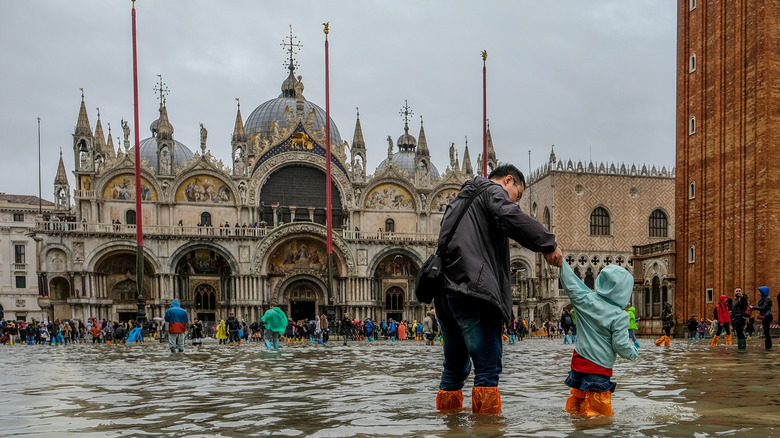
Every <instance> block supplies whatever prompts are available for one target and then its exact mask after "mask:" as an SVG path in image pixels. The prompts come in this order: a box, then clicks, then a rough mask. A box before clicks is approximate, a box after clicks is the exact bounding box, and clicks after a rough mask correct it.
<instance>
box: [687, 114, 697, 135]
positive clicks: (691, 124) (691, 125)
mask: <svg viewBox="0 0 780 438" xmlns="http://www.w3.org/2000/svg"><path fill="white" fill-rule="evenodd" d="M693 134H696V116H693V117H691V118H690V120H688V135H693Z"/></svg>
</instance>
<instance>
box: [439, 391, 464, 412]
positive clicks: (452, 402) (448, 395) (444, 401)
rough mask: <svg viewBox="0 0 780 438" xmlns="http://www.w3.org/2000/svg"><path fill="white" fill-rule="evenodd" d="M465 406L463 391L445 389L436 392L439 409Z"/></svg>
mask: <svg viewBox="0 0 780 438" xmlns="http://www.w3.org/2000/svg"><path fill="white" fill-rule="evenodd" d="M461 408H463V391H462V390H457V391H445V390H443V389H440V390H439V393H438V394H436V410H437V411H454V410H459V409H461Z"/></svg>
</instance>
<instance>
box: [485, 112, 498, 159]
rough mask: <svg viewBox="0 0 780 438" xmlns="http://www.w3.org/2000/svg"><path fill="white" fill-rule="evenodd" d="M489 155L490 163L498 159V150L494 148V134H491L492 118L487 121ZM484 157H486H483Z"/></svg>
mask: <svg viewBox="0 0 780 438" xmlns="http://www.w3.org/2000/svg"><path fill="white" fill-rule="evenodd" d="M487 155H488V156H487V157H488V160H489V161H488V163H490V162H491V161H492V162H494V163H495V161H496V150H495V149H493V136H492V135H490V120H488V122H487ZM483 158H484V157H483Z"/></svg>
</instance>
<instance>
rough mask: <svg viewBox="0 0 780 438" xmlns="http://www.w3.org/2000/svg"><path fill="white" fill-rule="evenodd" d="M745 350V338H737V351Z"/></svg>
mask: <svg viewBox="0 0 780 438" xmlns="http://www.w3.org/2000/svg"><path fill="white" fill-rule="evenodd" d="M745 348H747V340H746V339H745V338H742V339H739V338H737V349H738V350H744V349H745Z"/></svg>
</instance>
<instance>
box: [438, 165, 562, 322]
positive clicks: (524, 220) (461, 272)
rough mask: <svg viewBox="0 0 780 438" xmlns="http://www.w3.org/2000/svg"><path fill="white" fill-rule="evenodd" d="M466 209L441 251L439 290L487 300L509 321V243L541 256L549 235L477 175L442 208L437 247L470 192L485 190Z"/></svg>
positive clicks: (549, 247)
mask: <svg viewBox="0 0 780 438" xmlns="http://www.w3.org/2000/svg"><path fill="white" fill-rule="evenodd" d="M485 187H486V190H485V191H483V192H482V193H481V194H479V195H478V196H477V198H476V199H475V200H474V202H473V203H472V204H471V206H469V209H468V211H467V212H466V214H465V215H464V216H463V219H462V220H461V222H460V224H459V225H458V229H457V230H455V234H454V236H453V237H452V240H451V241H450V244H449V246H448V247H447V248H446V249H445V250H444V256H443V260H442V261H443V269H442V273H443V274H444V281H443V288H444V289H445V290H447V291H451V292H459V293H463V294H467V295H470V296H473V297H477V298H481V299H484V300H487V301H488V302H490V303H491V304H493V305H495V306H496V307H497V308H498V309H499V310H500V311H501V314H502V316H503V318H504V321H505V322H507V323H509V322H511V321H512V319H513V318H512V286H511V282H510V279H509V239H510V238H511V239H512V240H514V241H516V242H517V243H519V244H521V245H523V246H524V247H526V248H528V249H530V250H532V251H536V252H541V253H549V252H552V251H555V248H556V247H557V244H556V242H555V236H554V235H553V234H552V233H550V232H548V231H547V230H546V229H545V228H544V227H543V226H542V224H540V223H539V222H538V221H536V220H535V219H533V218H531V217H530V216H528V215H527V214H525V213H524V212H523V211H522V210H520V207H519V206H518V205H517V203H515V202H512V201H511V200H510V199H509V195H508V194H507V192H506V190H504V188H503V187H501V186H500V185H499V184H496V183H494V182H493V181H490V180H489V179H487V178H485V177H481V176H477V177H474V179H471V180H469V181H466V183H465V184H463V186H462V187H461V188H460V193H459V194H458V197H457V198H456V199H454V200H453V201H452V202H450V204H449V205H448V206H447V210H446V211H445V212H444V217H443V218H442V223H441V232H440V233H439V245H443V244H444V240H445V238H446V237H447V234H448V233H449V232H450V230H451V229H452V226H453V225H454V224H455V220H456V219H457V217H458V215H459V214H460V212H461V210H462V209H463V208H464V207H465V204H466V202H467V201H468V199H469V197H470V196H471V194H472V193H474V192H476V191H479V190H481V189H482V188H485Z"/></svg>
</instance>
